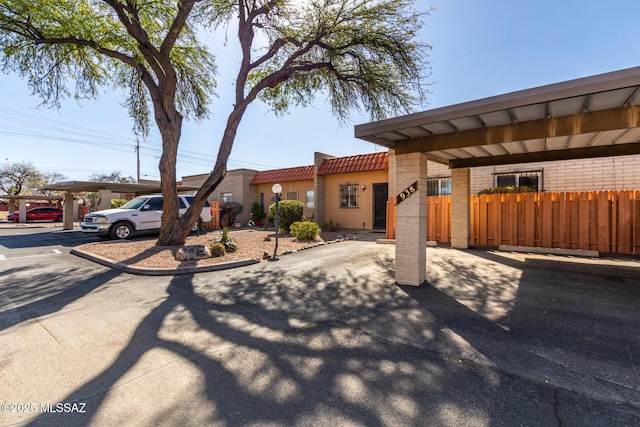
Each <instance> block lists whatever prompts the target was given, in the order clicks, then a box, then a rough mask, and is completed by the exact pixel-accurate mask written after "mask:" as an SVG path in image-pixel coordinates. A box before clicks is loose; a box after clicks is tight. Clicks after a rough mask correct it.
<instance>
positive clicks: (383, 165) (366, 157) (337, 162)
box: [318, 151, 389, 175]
mask: <svg viewBox="0 0 640 427" xmlns="http://www.w3.org/2000/svg"><path fill="white" fill-rule="evenodd" d="M387 169H389V156H388V153H387V152H386V151H385V152H381V153H371V154H359V155H356V156H349V157H335V158H332V159H325V160H324V161H323V162H322V165H321V166H320V169H319V170H318V175H329V174H335V173H351V172H371V171H379V170H387Z"/></svg>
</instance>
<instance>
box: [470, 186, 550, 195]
mask: <svg viewBox="0 0 640 427" xmlns="http://www.w3.org/2000/svg"><path fill="white" fill-rule="evenodd" d="M537 191H538V190H536V189H535V188H533V187H527V186H526V185H523V186H520V187H514V186H513V185H510V186H508V187H491V188H485V189H484V190H480V191H478V195H479V196H480V195H483V194H507V193H536V192H537Z"/></svg>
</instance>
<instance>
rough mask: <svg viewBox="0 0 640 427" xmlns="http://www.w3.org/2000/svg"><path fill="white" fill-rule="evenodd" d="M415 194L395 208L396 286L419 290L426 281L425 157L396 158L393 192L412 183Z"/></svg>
mask: <svg viewBox="0 0 640 427" xmlns="http://www.w3.org/2000/svg"><path fill="white" fill-rule="evenodd" d="M416 180H417V181H418V188H417V191H416V192H415V193H413V194H411V195H410V196H408V197H407V198H406V199H405V200H404V201H402V203H399V204H398V206H397V208H396V282H397V283H398V284H399V285H411V286H420V285H421V284H423V283H424V282H425V280H426V279H427V156H425V155H424V154H422V153H408V154H396V180H395V182H396V191H397V192H398V193H400V192H401V191H403V190H404V189H405V188H407V187H409V186H410V185H411V184H413V183H414V182H415V181H416Z"/></svg>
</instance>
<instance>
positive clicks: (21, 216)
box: [18, 199, 27, 222]
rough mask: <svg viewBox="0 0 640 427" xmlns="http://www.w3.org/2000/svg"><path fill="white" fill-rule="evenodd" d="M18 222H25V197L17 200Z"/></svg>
mask: <svg viewBox="0 0 640 427" xmlns="http://www.w3.org/2000/svg"><path fill="white" fill-rule="evenodd" d="M18 222H27V201H26V200H25V199H20V200H19V201H18Z"/></svg>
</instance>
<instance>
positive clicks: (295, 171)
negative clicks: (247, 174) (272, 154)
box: [250, 166, 313, 185]
mask: <svg viewBox="0 0 640 427" xmlns="http://www.w3.org/2000/svg"><path fill="white" fill-rule="evenodd" d="M306 180H313V166H297V167H293V168H284V169H272V170H266V171H260V172H257V173H256V174H255V175H254V177H253V179H252V180H251V182H250V184H251V185H258V184H268V183H272V182H288V181H306Z"/></svg>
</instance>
